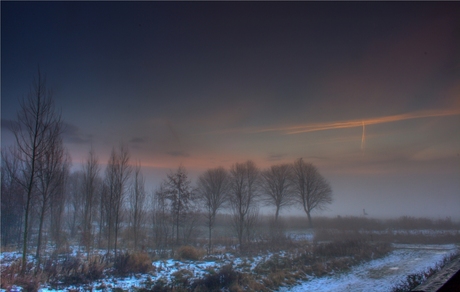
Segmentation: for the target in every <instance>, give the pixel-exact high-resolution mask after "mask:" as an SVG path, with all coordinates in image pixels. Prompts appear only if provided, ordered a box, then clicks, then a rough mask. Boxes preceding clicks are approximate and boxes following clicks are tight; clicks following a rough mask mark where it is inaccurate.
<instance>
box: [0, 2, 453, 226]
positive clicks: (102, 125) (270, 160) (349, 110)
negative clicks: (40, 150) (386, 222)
mask: <svg viewBox="0 0 460 292" xmlns="http://www.w3.org/2000/svg"><path fill="white" fill-rule="evenodd" d="M458 12H459V4H458V3H455V2H454V3H193V2H192V3H156V2H145V3H114V2H109V3H91V2H88V3H66V2H63V3H44V2H37V3H21V2H2V89H1V90H2V110H1V111H2V147H3V146H4V145H10V144H11V143H12V141H13V139H12V135H11V133H10V132H9V131H8V128H7V125H8V123H10V122H11V121H12V120H15V119H16V112H17V110H18V108H19V100H20V99H21V98H22V97H24V96H26V95H27V93H28V92H29V88H30V86H31V84H32V82H33V80H34V77H36V72H37V66H40V69H41V71H42V72H43V74H44V75H46V79H47V83H48V87H49V88H50V90H52V92H53V98H54V99H55V102H56V106H57V107H58V108H59V109H60V110H61V112H62V117H63V120H64V122H65V124H66V128H65V131H64V142H65V145H66V147H67V148H68V149H69V151H70V154H71V156H72V165H73V168H72V169H79V167H80V164H81V163H82V161H84V159H85V157H86V156H87V153H88V151H89V149H90V147H91V145H92V147H93V148H94V151H95V153H96V154H97V156H98V158H99V160H100V163H102V164H105V163H106V162H107V160H108V158H109V154H110V151H111V149H112V147H114V146H117V145H119V144H120V143H124V144H126V145H127V146H129V149H130V153H131V156H132V158H133V161H135V160H136V161H140V162H141V163H142V167H143V171H144V172H145V177H146V181H147V184H148V186H149V188H156V187H157V186H158V183H159V182H160V181H161V180H162V179H163V178H164V176H165V174H166V173H167V172H168V171H169V170H172V169H175V168H177V167H178V166H179V165H180V164H181V163H182V164H183V165H184V166H185V167H186V168H187V170H188V171H189V173H190V174H191V175H192V176H193V177H197V176H198V175H199V174H200V173H202V172H203V171H204V170H206V169H207V168H211V167H217V166H223V167H230V166H231V165H232V164H234V163H236V162H242V161H245V160H247V159H252V160H254V161H255V162H256V164H257V165H258V166H259V167H261V168H265V167H268V166H269V165H272V164H275V163H284V162H292V161H294V160H295V159H297V158H300V157H303V158H304V159H305V160H306V161H308V162H312V163H313V164H315V165H316V166H317V167H318V168H319V169H320V171H321V172H322V173H323V174H324V175H325V176H326V178H327V179H328V180H329V181H330V182H331V185H332V188H333V190H334V197H335V203H334V204H333V205H332V206H331V208H330V211H328V213H326V214H330V215H331V216H335V215H338V214H342V215H359V214H360V213H361V210H362V208H366V210H369V212H368V213H369V214H372V215H375V216H400V215H413V216H418V215H421V216H430V217H444V216H451V217H457V218H458V216H459V215H458V212H457V210H458V208H459V207H460V195H459V189H460V182H459V180H458V177H459V175H460V136H459V135H458V133H459V125H460V120H459V119H460V97H459V96H460V87H459V78H460V73H459V70H458V67H459V66H460V65H459V62H460V61H459V59H458V52H459V50H460V40H459V39H458V37H457V35H458V31H459V26H460V24H459V20H458V17H457V15H458Z"/></svg>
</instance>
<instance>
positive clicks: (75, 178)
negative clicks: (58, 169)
mask: <svg viewBox="0 0 460 292" xmlns="http://www.w3.org/2000/svg"><path fill="white" fill-rule="evenodd" d="M82 185H83V171H81V170H78V171H74V172H72V173H71V174H69V178H68V180H67V187H66V197H67V200H66V216H67V219H66V225H67V228H68V230H69V232H70V238H75V237H76V235H77V228H78V225H79V224H80V223H81V222H80V220H81V218H83V214H84V212H83V205H84V202H83V194H82V188H81V186H82Z"/></svg>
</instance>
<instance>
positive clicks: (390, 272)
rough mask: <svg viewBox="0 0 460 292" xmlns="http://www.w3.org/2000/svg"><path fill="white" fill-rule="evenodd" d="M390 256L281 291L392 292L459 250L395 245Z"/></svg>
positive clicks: (445, 246)
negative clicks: (410, 278) (395, 286)
mask: <svg viewBox="0 0 460 292" xmlns="http://www.w3.org/2000/svg"><path fill="white" fill-rule="evenodd" d="M394 247H395V250H394V251H392V252H391V253H390V254H389V255H388V256H386V257H384V258H381V259H377V260H373V261H370V262H367V263H364V264H361V265H358V266H356V267H353V268H352V269H351V270H350V271H349V272H347V273H343V274H339V275H336V276H327V277H321V278H312V279H310V280H308V281H305V282H304V283H302V284H300V285H297V286H294V287H289V288H287V287H283V288H281V289H280V290H279V291H283V292H287V291H290V292H296V291H382V292H383V291H385V292H387V291H390V290H391V288H392V287H393V286H394V285H395V284H397V283H399V282H400V281H402V280H404V279H405V277H406V275H408V274H411V273H417V272H421V271H424V270H426V269H428V268H430V267H433V266H435V264H436V263H438V262H440V261H441V260H442V259H443V258H444V257H445V256H447V255H448V254H450V253H454V252H455V251H456V250H457V248H458V247H457V246H456V245H454V244H447V245H420V244H395V245H394Z"/></svg>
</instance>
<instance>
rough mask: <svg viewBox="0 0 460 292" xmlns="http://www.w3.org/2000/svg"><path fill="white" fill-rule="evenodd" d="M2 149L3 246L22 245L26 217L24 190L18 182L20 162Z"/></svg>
mask: <svg viewBox="0 0 460 292" xmlns="http://www.w3.org/2000/svg"><path fill="white" fill-rule="evenodd" d="M10 150H11V151H8V150H5V149H2V150H1V151H2V171H1V196H0V197H1V213H0V214H1V220H0V221H1V229H0V230H1V239H2V246H8V245H11V244H18V246H19V244H20V242H21V235H22V226H23V216H24V201H23V198H24V196H23V193H24V189H23V188H22V187H21V185H20V184H19V183H18V182H17V178H18V176H19V165H18V160H17V159H14V157H15V156H14V155H13V154H12V153H11V152H12V151H15V150H14V148H12V149H10Z"/></svg>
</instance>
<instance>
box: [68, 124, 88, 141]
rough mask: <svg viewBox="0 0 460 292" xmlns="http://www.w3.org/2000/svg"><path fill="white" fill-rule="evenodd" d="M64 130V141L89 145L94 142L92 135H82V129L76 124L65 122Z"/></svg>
mask: <svg viewBox="0 0 460 292" xmlns="http://www.w3.org/2000/svg"><path fill="white" fill-rule="evenodd" d="M63 124H64V127H63V128H64V130H63V131H62V136H63V138H64V140H66V141H67V142H69V143H73V144H87V143H90V142H91V140H92V137H91V135H84V134H82V133H81V131H80V128H79V127H77V126H76V125H74V124H70V123H66V122H64V123H63Z"/></svg>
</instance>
